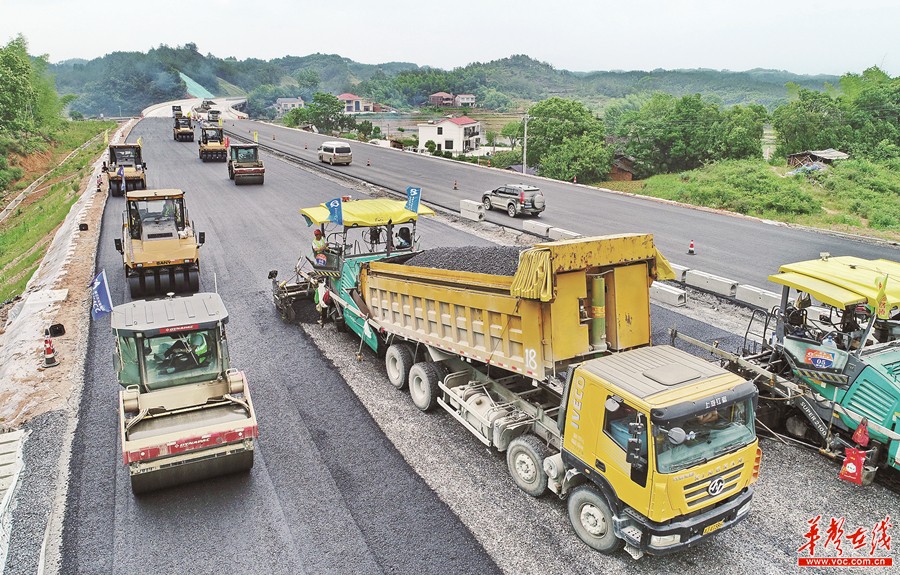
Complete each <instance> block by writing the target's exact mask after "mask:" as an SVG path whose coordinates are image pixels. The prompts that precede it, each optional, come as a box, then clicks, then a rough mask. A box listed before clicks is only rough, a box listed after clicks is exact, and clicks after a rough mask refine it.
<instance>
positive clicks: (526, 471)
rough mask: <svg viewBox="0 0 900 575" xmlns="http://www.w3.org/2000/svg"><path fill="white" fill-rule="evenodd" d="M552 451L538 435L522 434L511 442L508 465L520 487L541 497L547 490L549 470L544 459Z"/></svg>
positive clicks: (507, 457)
mask: <svg viewBox="0 0 900 575" xmlns="http://www.w3.org/2000/svg"><path fill="white" fill-rule="evenodd" d="M549 456H550V452H549V450H548V449H547V446H546V445H544V442H543V441H541V440H540V439H539V438H538V437H537V436H536V435H531V434H530V433H527V434H525V435H520V436H519V437H517V438H515V439H513V440H512V441H511V442H510V443H509V447H508V448H507V449H506V466H507V467H508V468H509V474H510V475H511V476H512V478H513V481H515V482H516V485H518V486H519V489H521V490H522V491H524V492H525V493H527V494H528V495H531V496H532V497H540V496H541V495H543V494H544V492H545V491H547V472H545V471H544V460H545V459H547V457H549Z"/></svg>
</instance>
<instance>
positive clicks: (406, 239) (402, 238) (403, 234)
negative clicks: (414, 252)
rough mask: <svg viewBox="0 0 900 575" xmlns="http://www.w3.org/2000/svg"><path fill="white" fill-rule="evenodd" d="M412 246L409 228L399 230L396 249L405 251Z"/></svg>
mask: <svg viewBox="0 0 900 575" xmlns="http://www.w3.org/2000/svg"><path fill="white" fill-rule="evenodd" d="M411 245H412V235H411V234H410V232H409V228H400V229H399V230H398V231H397V248H398V249H406V248H408V247H410V246H411Z"/></svg>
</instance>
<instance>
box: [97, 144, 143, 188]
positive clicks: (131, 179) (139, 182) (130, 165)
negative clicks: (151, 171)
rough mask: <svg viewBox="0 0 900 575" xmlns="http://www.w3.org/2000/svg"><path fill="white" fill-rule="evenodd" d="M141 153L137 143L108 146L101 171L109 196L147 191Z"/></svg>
mask: <svg viewBox="0 0 900 575" xmlns="http://www.w3.org/2000/svg"><path fill="white" fill-rule="evenodd" d="M141 152H142V150H141V144H138V143H131V144H110V145H109V157H108V158H107V160H106V161H105V162H103V167H102V168H101V169H102V172H103V176H104V179H105V180H106V189H108V190H109V193H110V194H111V195H113V196H122V195H124V194H125V192H126V191H130V190H146V189H147V177H146V172H147V164H146V162H144V161H143V158H142V154H141Z"/></svg>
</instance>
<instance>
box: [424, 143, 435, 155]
mask: <svg viewBox="0 0 900 575" xmlns="http://www.w3.org/2000/svg"><path fill="white" fill-rule="evenodd" d="M425 149H426V150H428V153H429V154H431V155H434V151H435V150H437V144H435V143H434V140H428V141H427V142H425Z"/></svg>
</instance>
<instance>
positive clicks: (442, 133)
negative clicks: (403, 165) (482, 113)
mask: <svg viewBox="0 0 900 575" xmlns="http://www.w3.org/2000/svg"><path fill="white" fill-rule="evenodd" d="M418 128H419V151H420V152H424V151H426V150H427V148H426V147H425V143H426V142H427V141H428V140H431V141H433V142H434V143H435V144H436V146H437V147H436V148H435V150H436V151H438V152H445V151H450V152H453V153H454V154H465V153H468V152H470V151H472V150H477V149H478V148H480V147H481V122H478V121H475V120H473V119H472V118H470V117H468V116H460V117H459V118H444V119H442V120H438V121H434V120H430V121H429V122H428V123H425V124H418Z"/></svg>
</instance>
